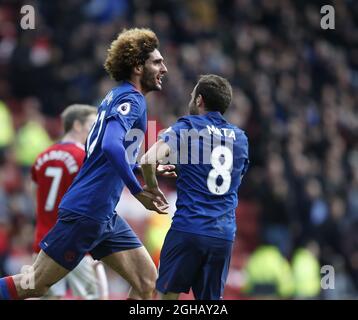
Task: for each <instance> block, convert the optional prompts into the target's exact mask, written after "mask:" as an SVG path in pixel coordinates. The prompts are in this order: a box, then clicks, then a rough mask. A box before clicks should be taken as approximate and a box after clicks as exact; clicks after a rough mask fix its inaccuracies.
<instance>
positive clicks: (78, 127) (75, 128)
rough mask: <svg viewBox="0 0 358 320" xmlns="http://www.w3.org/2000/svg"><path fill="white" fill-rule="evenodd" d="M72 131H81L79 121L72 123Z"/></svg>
mask: <svg viewBox="0 0 358 320" xmlns="http://www.w3.org/2000/svg"><path fill="white" fill-rule="evenodd" d="M72 129H73V130H75V131H77V132H78V131H81V129H82V123H81V121H79V120H75V121H74V122H73V126H72Z"/></svg>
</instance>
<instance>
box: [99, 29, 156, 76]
mask: <svg viewBox="0 0 358 320" xmlns="http://www.w3.org/2000/svg"><path fill="white" fill-rule="evenodd" d="M158 48H159V40H158V38H157V36H156V35H155V33H154V32H153V31H152V30H150V29H145V28H142V29H139V28H133V29H129V30H126V29H124V30H123V31H122V32H121V33H119V35H118V37H117V39H116V40H114V41H113V42H112V43H111V47H110V48H109V49H108V55H107V58H106V61H105V63H104V68H105V69H106V71H107V72H108V74H109V75H110V76H111V77H112V78H113V79H114V80H116V81H121V80H128V79H129V78H130V75H131V73H132V70H133V68H134V67H136V66H139V65H143V64H144V63H145V61H146V60H147V59H148V58H149V54H150V53H151V52H153V51H154V50H155V49H158Z"/></svg>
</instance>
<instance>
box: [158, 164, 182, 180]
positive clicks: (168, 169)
mask: <svg viewBox="0 0 358 320" xmlns="http://www.w3.org/2000/svg"><path fill="white" fill-rule="evenodd" d="M174 170H175V166H174V165H172V164H159V165H158V166H157V172H156V173H157V175H158V176H162V177H167V178H176V177H177V174H176V172H175V171H174Z"/></svg>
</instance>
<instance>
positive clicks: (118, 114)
mask: <svg viewBox="0 0 358 320" xmlns="http://www.w3.org/2000/svg"><path fill="white" fill-rule="evenodd" d="M144 109H145V103H144V101H142V99H138V98H136V97H135V96H132V97H127V98H122V99H120V100H119V101H118V102H116V101H114V102H113V103H112V105H111V106H110V110H109V113H108V115H107V117H106V119H107V120H109V119H112V118H114V119H116V120H118V121H119V122H120V123H121V124H122V126H123V128H124V129H125V130H126V131H128V130H129V129H131V128H132V127H133V124H134V123H135V122H136V121H137V120H138V118H140V117H141V116H142V115H143V112H144Z"/></svg>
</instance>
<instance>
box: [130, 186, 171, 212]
mask: <svg viewBox="0 0 358 320" xmlns="http://www.w3.org/2000/svg"><path fill="white" fill-rule="evenodd" d="M158 190H159V189H158ZM159 191H160V190H159ZM160 192H161V191H160ZM135 197H136V198H137V200H138V201H139V202H140V203H141V204H142V205H143V206H144V207H145V208H146V209H148V210H152V211H156V212H158V213H159V214H168V212H166V211H165V210H167V209H168V208H169V204H168V202H167V200H166V199H165V197H164V195H163V193H162V197H164V200H165V201H163V198H162V197H161V196H160V195H159V194H153V193H151V192H148V191H146V190H144V191H142V192H139V193H137V194H136V195H135Z"/></svg>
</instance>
